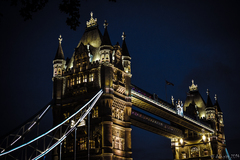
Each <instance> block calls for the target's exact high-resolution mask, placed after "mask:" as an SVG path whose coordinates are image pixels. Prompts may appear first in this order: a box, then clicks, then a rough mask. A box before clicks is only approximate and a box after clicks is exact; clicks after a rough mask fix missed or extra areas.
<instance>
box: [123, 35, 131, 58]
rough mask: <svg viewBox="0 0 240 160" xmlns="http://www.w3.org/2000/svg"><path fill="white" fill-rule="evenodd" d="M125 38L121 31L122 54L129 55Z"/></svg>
mask: <svg viewBox="0 0 240 160" xmlns="http://www.w3.org/2000/svg"><path fill="white" fill-rule="evenodd" d="M125 39H126V35H125V33H124V32H123V34H122V40H123V43H122V55H123V56H128V57H130V55H129V52H128V49H127V44H126V41H125Z"/></svg>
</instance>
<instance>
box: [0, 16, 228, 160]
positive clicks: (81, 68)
mask: <svg viewBox="0 0 240 160" xmlns="http://www.w3.org/2000/svg"><path fill="white" fill-rule="evenodd" d="M98 27H99V26H98V23H97V19H96V18H93V14H92V13H91V18H90V20H89V21H87V26H86V30H85V32H84V33H83V36H82V37H81V39H80V41H79V43H78V45H77V47H76V48H75V51H74V53H73V55H72V57H71V58H70V59H68V60H66V59H65V57H64V53H63V48H62V45H61V44H62V42H63V38H62V37H61V36H60V37H59V45H58V48H57V52H56V55H55V58H54V60H53V78H52V80H53V101H52V102H51V103H50V104H49V105H48V107H47V109H44V110H43V111H41V113H39V114H38V116H37V117H36V118H35V119H33V120H32V121H31V123H27V124H28V125H29V126H27V125H24V126H22V127H20V129H19V130H18V132H16V133H15V134H11V135H13V136H12V138H11V136H7V137H5V139H3V140H2V142H1V144H0V152H1V153H0V159H19V158H17V157H16V155H18V154H14V152H15V151H17V150H21V149H22V148H24V149H25V151H20V153H21V155H22V156H21V157H22V158H20V159H40V158H42V157H46V155H47V154H48V153H49V152H51V153H52V155H51V159H53V160H58V159H64V160H70V159H71V160H72V159H80V158H81V159H83V160H84V159H88V160H89V159H91V160H132V159H133V158H132V143H131V137H132V136H131V131H132V128H131V125H134V126H137V127H139V128H142V129H144V130H148V131H150V132H153V133H156V134H159V135H162V136H164V137H167V138H170V139H171V149H172V153H173V158H174V159H175V160H178V159H213V158H214V156H212V155H222V157H224V156H225V155H226V143H225V135H224V122H223V113H222V111H221V109H220V106H219V103H218V101H217V96H215V104H213V103H212V101H211V98H210V94H209V92H207V102H205V101H204V100H203V98H202V96H201V95H200V93H199V92H198V86H197V85H196V84H195V83H194V81H192V85H191V86H190V87H189V92H188V95H187V98H186V101H185V102H184V103H182V102H181V101H180V100H178V101H176V102H175V101H174V99H172V103H168V102H166V101H164V100H162V99H160V98H158V97H157V96H156V95H155V94H150V93H148V92H146V91H145V90H143V89H141V88H139V87H137V86H135V85H133V84H131V77H132V73H131V57H130V54H129V51H128V48H127V45H126V35H125V34H124V33H123V35H122V45H121V46H120V44H119V43H118V42H117V43H116V45H112V42H111V40H110V37H109V34H108V30H107V27H108V23H107V21H105V23H104V28H105V29H104V34H103V35H102V33H101V32H100V30H99V28H98ZM92 97H93V98H92ZM50 106H51V108H52V115H53V124H54V127H53V128H52V129H50V130H49V131H48V132H46V133H43V134H41V135H40V136H39V135H38V136H37V137H36V138H35V139H33V140H30V141H28V142H24V141H21V142H20V140H21V139H23V137H26V136H27V133H28V132H30V130H32V128H34V127H35V126H36V124H37V123H39V121H40V120H39V117H41V118H42V117H43V115H44V114H45V112H47V111H48V110H49V107H50ZM132 106H135V107H137V108H140V109H141V110H144V112H148V113H151V114H154V115H155V116H157V117H160V118H163V119H165V120H167V121H169V122H170V124H167V123H164V122H162V121H160V120H158V119H155V118H153V117H151V116H149V115H147V114H145V113H141V112H139V111H136V110H134V109H132ZM87 115H88V116H87ZM23 128H28V130H27V132H26V130H24V131H22V130H23ZM20 131H21V132H20ZM47 137H50V138H51V140H50V141H49V142H48V145H45V138H47ZM40 139H43V140H42V141H41V142H38V141H40ZM35 142H37V143H36V144H37V145H36V146H35V147H34V146H33V143H35ZM40 144H41V145H43V147H42V148H41V149H39V148H38V147H39V146H40ZM27 147H28V148H31V149H34V151H33V154H28V153H27ZM218 159H221V157H220V156H218Z"/></svg>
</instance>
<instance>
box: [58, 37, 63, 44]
mask: <svg viewBox="0 0 240 160" xmlns="http://www.w3.org/2000/svg"><path fill="white" fill-rule="evenodd" d="M58 40H59V44H61V43H62V40H63V39H62V36H61V35H60V36H59V38H58Z"/></svg>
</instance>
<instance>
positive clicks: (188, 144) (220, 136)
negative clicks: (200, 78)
mask: <svg viewBox="0 0 240 160" xmlns="http://www.w3.org/2000/svg"><path fill="white" fill-rule="evenodd" d="M215 100H216V102H215V104H214V105H213V104H212V101H211V98H210V92H209V91H208V90H207V103H205V101H204V100H203V98H202V96H201V94H200V93H199V91H198V86H197V85H195V84H194V81H193V80H192V85H191V86H189V92H188V94H187V98H186V101H185V103H184V106H183V108H184V112H183V115H184V116H187V117H190V118H191V119H194V120H197V121H198V122H200V123H203V124H205V125H207V126H209V127H211V128H212V129H213V130H214V132H213V133H205V132H204V130H202V131H201V132H194V131H192V130H190V129H186V128H185V129H184V138H183V139H172V151H173V157H174V159H176V160H177V159H194V160H195V159H196V160H198V159H201V160H202V159H226V158H227V157H226V151H225V148H226V142H225V136H224V125H223V113H222V111H221V109H220V106H219V104H218V101H217V98H216V96H215Z"/></svg>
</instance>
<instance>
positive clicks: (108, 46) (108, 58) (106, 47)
mask: <svg viewBox="0 0 240 160" xmlns="http://www.w3.org/2000/svg"><path fill="white" fill-rule="evenodd" d="M103 26H104V28H105V30H104V34H103V38H102V44H101V46H100V52H99V53H100V62H101V63H104V62H112V49H113V47H112V43H111V40H110V37H109V34H108V31H107V26H108V23H107V21H106V20H105V22H104V24H103Z"/></svg>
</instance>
